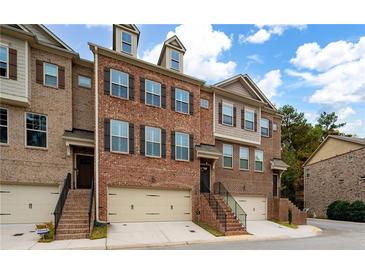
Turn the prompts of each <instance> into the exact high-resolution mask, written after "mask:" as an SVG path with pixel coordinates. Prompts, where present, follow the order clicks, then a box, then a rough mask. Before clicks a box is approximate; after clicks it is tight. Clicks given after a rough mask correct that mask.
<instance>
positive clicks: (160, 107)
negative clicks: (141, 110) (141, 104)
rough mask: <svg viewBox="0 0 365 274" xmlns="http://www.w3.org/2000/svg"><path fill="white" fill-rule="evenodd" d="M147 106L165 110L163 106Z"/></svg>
mask: <svg viewBox="0 0 365 274" xmlns="http://www.w3.org/2000/svg"><path fill="white" fill-rule="evenodd" d="M145 105H146V106H148V107H153V108H159V109H164V108H163V107H162V106H161V105H159V106H155V105H150V104H147V103H145Z"/></svg>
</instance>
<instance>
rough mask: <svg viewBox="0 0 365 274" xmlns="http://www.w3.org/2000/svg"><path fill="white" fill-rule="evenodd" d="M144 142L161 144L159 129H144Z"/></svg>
mask: <svg viewBox="0 0 365 274" xmlns="http://www.w3.org/2000/svg"><path fill="white" fill-rule="evenodd" d="M146 141H149V142H155V143H160V142H161V129H159V128H153V127H146Z"/></svg>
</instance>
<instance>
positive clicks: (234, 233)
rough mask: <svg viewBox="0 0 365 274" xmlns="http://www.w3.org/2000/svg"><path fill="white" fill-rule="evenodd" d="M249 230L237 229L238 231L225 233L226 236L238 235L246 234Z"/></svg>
mask: <svg viewBox="0 0 365 274" xmlns="http://www.w3.org/2000/svg"><path fill="white" fill-rule="evenodd" d="M245 234H247V232H246V231H245V230H236V231H226V232H225V233H224V235H226V236H236V235H245Z"/></svg>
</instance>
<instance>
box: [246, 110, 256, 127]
mask: <svg viewBox="0 0 365 274" xmlns="http://www.w3.org/2000/svg"><path fill="white" fill-rule="evenodd" d="M254 123H255V112H254V111H253V110H248V109H246V110H245V129H248V130H254Z"/></svg>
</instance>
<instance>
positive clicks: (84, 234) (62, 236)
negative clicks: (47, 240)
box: [56, 233, 89, 240]
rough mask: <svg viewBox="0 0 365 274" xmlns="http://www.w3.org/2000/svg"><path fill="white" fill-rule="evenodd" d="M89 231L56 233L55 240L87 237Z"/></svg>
mask: <svg viewBox="0 0 365 274" xmlns="http://www.w3.org/2000/svg"><path fill="white" fill-rule="evenodd" d="M87 238H89V233H77V234H56V240H74V239H87Z"/></svg>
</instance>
